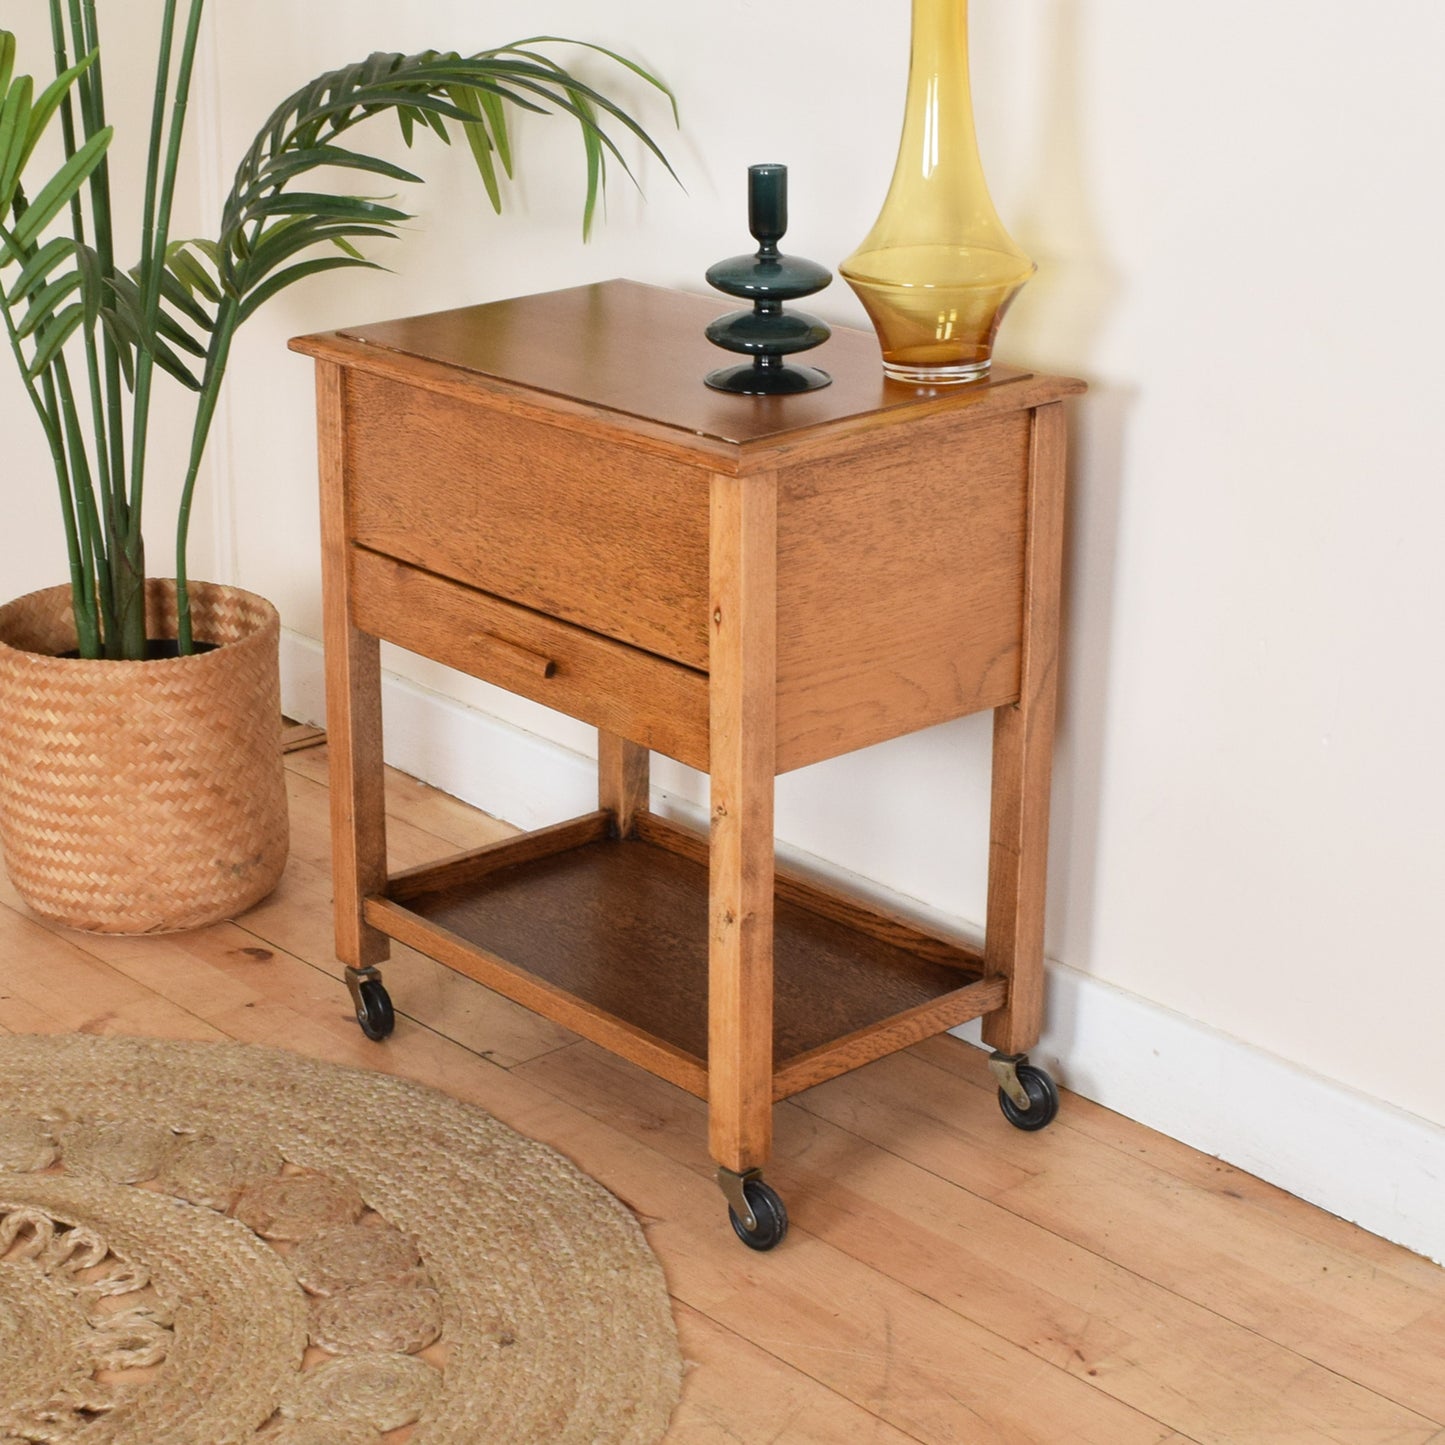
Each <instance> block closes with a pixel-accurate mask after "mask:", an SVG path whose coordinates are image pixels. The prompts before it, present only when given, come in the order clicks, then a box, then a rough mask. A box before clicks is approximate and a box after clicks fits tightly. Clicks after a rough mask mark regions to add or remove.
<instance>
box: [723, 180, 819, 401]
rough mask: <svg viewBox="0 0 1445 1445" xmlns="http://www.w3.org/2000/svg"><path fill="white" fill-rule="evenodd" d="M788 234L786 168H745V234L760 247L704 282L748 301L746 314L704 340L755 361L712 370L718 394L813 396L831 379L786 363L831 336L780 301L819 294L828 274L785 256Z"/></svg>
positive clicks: (733, 315) (727, 320)
mask: <svg viewBox="0 0 1445 1445" xmlns="http://www.w3.org/2000/svg"><path fill="white" fill-rule="evenodd" d="M787 229H788V168H787V166H779V165H756V166H749V167H748V230H749V231H751V232H752V236H753V239H754V240H755V241H756V242H757V243H758V249H757V252H756V254H755V255H751V256H730V257H728V259H727V260H726V261H719V262H717V263H716V264H715V265H712V266H709V267H708V269H707V281H708V285H710V286H713V287H715V288H716V289H717V290H719V291H721V292H723V293H725V294H726V295H728V296H736V297H738V298H739V299H741V300H744V301H751V302H752V303H753V307H752V310H751V311H730V312H728V314H727V315H726V316H719V317H718V319H717V320H716V321H714V322H713V323H712V324H711V325H710V326H708V328H707V331H706V335H707V339H708V340H709V341H711V342H712V343H713V345H714V346H720V347H722V348H723V350H724V351H736V352H740V353H741V354H742V355H744V356H749V357H751V358H752V360H751V361H745V362H740V363H739V364H737V365H735V366H725V367H721V368H720V369H719V370H717V371H711V372H709V373H708V374H707V376H706V377H705V378H704V380H705V381H706V382H707V384H708V385H709V386H710V387H712V388H713V389H714V390H716V391H731V392H737V393H739V394H741V395H743V396H786V395H787V394H789V393H791V392H800V391H817V390H818V389H819V388H820V387H824V386H827V385H829V383H831V382H832V380H833V378H832V377H831V376H829V375H828V373H827V372H826V371H821V370H819V369H818V368H817V367H816V366H794V365H791V364H789V363H787V362H785V361H784V360H783V358H784V357H785V356H791V355H794V354H795V353H797V352H800V351H811V350H812V348H813V347H815V346H821V345H822V344H823V342H825V341H826V340H827V339H828V337H829V336H830V335H831V334H832V333H831V332H830V331H829V329H828V326H827V324H826V323H825V322H823V321H820V320H819V319H818V318H817V317H816V316H809V315H808V314H807V313H806V312H804V311H785V310H784V309H783V303H784V302H786V301H796V300H798V299H799V298H800V297H803V296H811V295H812V294H813V293H814V292H815V291H821V290H822V289H823V288H824V287H825V286H826V285H827V284H828V283H829V282H830V281H831V280H832V279H833V273H832V272H831V271H829V270H828V268H827V267H826V266H820V265H818V263H817V262H816V261H804V260H802V259H801V258H800V257H797V256H784V255H783V254H782V253H781V252H780V251H779V250H778V242H779V241H781V240H782V239H783V236H784V234H785V233H786V232H787Z"/></svg>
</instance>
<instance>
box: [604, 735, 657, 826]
mask: <svg viewBox="0 0 1445 1445" xmlns="http://www.w3.org/2000/svg"><path fill="white" fill-rule="evenodd" d="M651 760H652V754H651V753H650V752H648V750H647V749H646V748H645V747H643V746H642V744H641V743H634V742H629V741H628V740H627V739H626V738H623V737H618V735H617V734H616V733H610V732H607V731H606V730H605V729H604V728H598V729H597V806H598V807H599V808H601V809H603V810H605V811H606V812H609V813H611V814H612V815H613V816H614V817H615V818H616V819H617V825H616V826H617V836H618V837H619V838H629V837H631V836H632V833H633V831H634V829H635V828H636V826H637V815H638V814H639V813H645V812H647V808H648V802H649V799H650V793H649V773H650V770H651Z"/></svg>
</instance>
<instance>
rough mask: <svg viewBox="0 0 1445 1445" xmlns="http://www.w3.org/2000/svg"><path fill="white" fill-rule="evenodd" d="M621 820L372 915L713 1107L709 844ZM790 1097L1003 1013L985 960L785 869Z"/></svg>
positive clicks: (780, 908)
mask: <svg viewBox="0 0 1445 1445" xmlns="http://www.w3.org/2000/svg"><path fill="white" fill-rule="evenodd" d="M612 834H613V820H612V818H611V816H610V815H609V814H607V813H592V814H588V815H586V816H585V817H583V818H579V819H575V820H573V821H572V822H570V823H565V824H561V825H559V826H557V827H555V828H549V829H543V830H540V831H538V832H534V833H527V834H522V835H521V836H519V837H516V838H511V839H508V840H506V841H505V842H503V843H500V844H493V845H492V846H490V847H488V848H483V849H479V850H477V851H475V852H473V853H468V854H462V855H458V856H457V857H455V858H449V859H443V860H441V861H440V862H438V863H436V864H432V865H428V866H426V867H423V868H420V869H413V870H411V871H410V872H408V873H404V874H398V875H395V876H394V877H393V878H392V879H391V880H390V882H389V884H388V888H387V893H386V895H385V896H384V897H373V898H368V899H367V900H366V904H365V912H366V917H367V920H368V921H369V922H370V923H372V924H373V925H374V926H375V927H377V928H379V929H380V930H381V931H382V932H384V933H387V934H389V935H390V936H391V937H393V938H395V939H397V940H398V941H399V942H402V943H405V944H408V945H409V946H411V947H414V948H417V949H419V950H420V951H422V952H424V953H427V954H430V955H431V956H432V957H435V958H437V959H439V960H441V961H442V962H443V963H445V964H447V965H448V966H450V967H452V968H455V969H457V970H458V971H459V972H462V973H465V974H468V975H469V976H471V977H474V978H476V979H478V980H480V981H481V982H483V983H485V984H487V985H488V986H489V987H492V988H495V989H496V990H497V991H498V992H499V993H503V994H505V995H507V996H508V997H510V998H513V999H515V1000H516V1001H517V1002H519V1003H522V1004H525V1005H526V1006H528V1007H530V1008H533V1009H535V1010H536V1011H537V1012H539V1013H542V1014H544V1015H546V1016H547V1017H549V1018H553V1019H555V1020H556V1021H557V1022H559V1023H561V1024H563V1025H565V1026H567V1027H569V1028H571V1029H573V1030H575V1031H576V1032H577V1033H579V1034H582V1035H583V1036H584V1037H586V1038H590V1039H592V1040H594V1041H595V1042H597V1043H600V1044H602V1045H604V1046H606V1047H608V1048H610V1049H614V1050H615V1051H617V1052H619V1053H621V1054H623V1055H625V1056H626V1057H628V1058H631V1059H632V1060H634V1061H635V1062H636V1063H638V1064H641V1065H642V1066H643V1067H645V1068H648V1069H650V1070H651V1071H652V1072H654V1073H657V1074H660V1075H662V1076H663V1077H664V1078H668V1079H671V1080H672V1081H673V1082H674V1083H677V1084H680V1085H681V1086H682V1087H683V1088H686V1089H688V1090H690V1091H691V1092H693V1093H695V1094H698V1095H699V1096H701V1097H704V1098H705V1097H706V1096H707V1062H706V1060H707V1036H708V979H707V957H708V948H707V931H708V878H707V841H706V839H705V838H703V837H701V836H700V835H698V834H695V833H692V832H690V831H688V830H686V829H683V828H680V827H677V826H676V825H674V824H672V823H669V822H666V821H664V820H663V819H660V818H658V817H656V816H655V815H652V814H647V815H644V816H643V817H642V818H641V819H639V823H638V830H637V833H636V834H635V835H634V836H632V837H629V838H627V839H622V840H618V839H616V838H615V837H614V836H612ZM776 891H777V901H776V909H775V920H774V942H773V973H774V984H773V995H774V1018H773V1024H774V1028H773V1040H774V1044H773V1049H774V1058H775V1060H776V1063H775V1066H774V1077H773V1084H774V1088H773V1092H774V1097H775V1098H784V1097H786V1096H787V1095H788V1094H792V1093H796V1092H797V1091H798V1090H800V1089H804V1088H808V1087H809V1086H811V1085H812V1084H815V1083H820V1082H821V1081H822V1080H824V1079H827V1078H831V1077H833V1076H834V1075H836V1074H840V1073H843V1072H845V1071H846V1070H848V1069H851V1068H856V1067H857V1066H858V1065H859V1064H861V1063H866V1062H867V1061H868V1060H870V1059H872V1058H877V1057H880V1056H881V1055H883V1054H885V1053H890V1052H892V1051H893V1050H895V1049H900V1048H905V1047H907V1046H908V1045H909V1044H911V1043H915V1042H917V1041H918V1040H919V1039H921V1038H926V1037H928V1036H929V1035H930V1034H934V1033H939V1032H941V1031H942V1030H944V1029H946V1028H951V1027H953V1026H954V1025H955V1024H958V1023H962V1022H964V1021H966V1020H967V1019H970V1018H976V1017H978V1016H979V1015H981V1014H984V1013H988V1012H990V1011H991V1010H993V1009H996V1008H999V1007H1001V1006H1002V1004H1003V1002H1004V1000H1005V997H1006V993H1007V985H1006V983H1005V982H1004V980H1002V979H999V978H984V977H983V976H982V975H983V960H982V957H981V956H980V955H979V954H978V953H977V952H975V951H973V950H970V949H967V948H963V947H961V946H959V945H957V944H954V943H951V942H949V941H947V940H944V939H940V938H937V937H935V936H933V935H930V934H926V933H924V932H923V931H922V930H919V929H917V928H916V927H914V926H913V925H912V924H911V923H909V922H907V921H906V920H903V919H900V918H897V917H894V916H891V915H888V914H885V913H883V912H881V911H879V910H876V909H872V908H869V907H868V906H866V905H864V904H861V903H858V902H857V901H855V900H853V899H851V898H848V897H847V896H846V895H844V894H841V893H835V892H833V891H831V890H829V889H826V888H822V887H820V886H818V885H817V884H814V883H812V882H811V881H809V880H807V879H804V878H802V877H800V876H798V875H796V874H794V873H791V872H789V871H787V870H781V869H780V870H779V872H778V875H777V889H776Z"/></svg>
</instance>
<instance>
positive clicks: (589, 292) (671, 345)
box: [291, 280, 1083, 447]
mask: <svg viewBox="0 0 1445 1445" xmlns="http://www.w3.org/2000/svg"><path fill="white" fill-rule="evenodd" d="M727 309H728V302H727V299H726V298H725V297H721V296H719V297H714V298H710V297H706V296H692V295H687V294H685V293H683V292H679V291H671V290H666V289H663V288H660V287H656V286H646V285H642V284H640V283H639V282H635V281H620V280H618V281H603V282H598V283H595V284H593V285H590V286H576V287H572V288H569V289H567V290H562V291H550V292H545V293H542V294H540V295H535V296H522V297H518V298H516V299H514V300H509V301H493V302H490V303H488V304H486V305H482V306H467V307H462V308H460V309H458V310H455V311H439V312H434V313H433V314H431V315H429V316H417V317H411V318H408V319H405V320H400V321H385V322H380V323H377V324H375V325H368V326H355V327H347V328H345V329H343V330H340V331H335V332H330V333H324V334H320V335H316V336H307V337H299V338H297V339H296V340H295V341H293V342H292V343H291V345H292V348H293V349H294V350H297V351H301V352H304V353H305V354H307V355H310V356H316V357H318V358H321V359H325V360H331V361H339V362H341V363H342V364H343V365H365V366H366V367H367V369H368V370H371V369H379V368H377V366H376V362H377V361H378V360H379V357H378V356H377V353H382V354H388V353H389V354H390V355H392V356H394V357H397V358H400V357H409V358H413V359H414V360H415V361H419V362H422V363H424V364H425V363H430V364H432V365H436V366H441V367H444V368H447V369H449V370H450V371H451V372H452V373H454V374H455V373H463V374H471V375H473V376H475V377H477V378H479V379H481V378H485V379H487V381H488V382H490V383H491V384H492V385H495V384H496V383H501V384H502V385H504V386H508V387H517V388H521V389H524V390H526V391H529V392H532V393H534V394H535V393H539V392H540V393H546V394H550V395H552V396H556V397H560V398H564V399H566V400H567V401H568V402H571V403H574V404H576V403H580V404H582V405H583V406H587V407H596V408H602V409H605V410H607V411H611V412H614V413H619V414H621V415H623V416H628V417H633V418H636V419H637V420H638V421H641V422H643V423H651V424H653V425H658V426H662V427H666V428H671V429H674V430H676V431H681V432H684V433H686V434H688V435H689V436H690V437H695V438H705V439H708V440H710V441H713V442H720V443H723V444H730V445H734V446H744V447H746V446H747V445H748V444H749V443H764V444H766V443H768V442H776V441H778V440H780V439H782V438H784V437H786V436H787V435H789V434H791V433H796V432H799V431H804V430H808V429H811V428H816V427H827V426H828V425H829V424H832V423H839V422H849V421H855V422H856V421H857V420H859V419H862V418H866V417H876V416H878V414H879V413H898V414H899V417H898V419H902V416H903V415H905V414H909V415H911V414H912V413H915V412H928V411H933V410H938V409H940V408H943V407H949V406H955V405H969V406H980V407H983V408H984V410H987V411H991V410H994V409H995V408H998V409H1002V410H1013V409H1015V408H1016V407H1021V406H1030V405H1034V404H1036V403H1037V402H1038V401H1041V400H1054V399H1057V397H1059V396H1063V395H1068V394H1070V393H1072V392H1076V391H1081V390H1083V387H1082V384H1081V383H1078V382H1071V381H1067V380H1065V379H1063V378H1057V377H1036V376H1035V375H1034V374H1033V373H1031V372H1026V371H1017V370H1014V369H1013V368H1010V367H1003V366H997V367H995V369H994V374H993V376H992V378H991V379H990V380H988V381H986V382H974V383H971V384H968V385H965V386H943V387H912V386H906V385H903V384H902V383H899V382H894V381H889V380H888V379H887V378H885V376H884V375H883V366H882V360H881V357H880V355H879V351H878V343H877V341H876V339H875V338H874V336H873V334H872V333H871V332H863V331H856V330H852V329H850V328H847V327H836V328H835V329H834V331H833V335H832V338H831V339H830V340H829V341H827V342H825V343H824V344H823V345H822V346H820V347H819V348H817V350H815V351H811V352H809V353H808V354H807V357H806V361H807V362H808V364H809V365H813V366H819V367H821V368H822V369H823V370H825V371H827V372H828V373H829V374H830V375H831V376H832V377H833V385H832V386H829V387H825V388H824V389H823V390H821V391H815V392H807V393H803V394H801V395H797V396H785V397H748V396H733V395H729V394H727V393H724V392H717V391H713V390H712V389H711V388H709V387H707V386H705V385H704V384H703V377H704V376H706V374H707V373H708V372H709V371H712V370H714V369H715V368H717V367H719V366H724V365H728V364H730V362H731V361H734V360H736V358H730V357H729V356H728V355H727V354H726V353H724V352H722V351H719V350H718V348H717V347H715V346H713V345H712V344H711V343H709V342H708V340H707V339H706V338H705V337H704V335H703V328H704V327H705V326H706V325H707V323H708V322H709V321H711V320H712V319H713V318H714V317H716V316H718V315H720V314H722V313H723V312H724V311H726V310H727ZM367 353H370V364H368V363H367V360H366V357H367ZM1026 383H1034V384H1033V385H1027V384H1026ZM1035 393H1040V394H1038V395H1036V394H1035ZM1042 393H1047V395H1044V394H1042ZM889 419H890V420H891V419H893V418H891V417H890V418H889Z"/></svg>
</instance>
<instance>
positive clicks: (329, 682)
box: [316, 362, 391, 993]
mask: <svg viewBox="0 0 1445 1445" xmlns="http://www.w3.org/2000/svg"><path fill="white" fill-rule="evenodd" d="M316 413H317V436H318V438H319V447H320V472H321V544H322V545H321V590H322V599H323V612H324V628H325V644H326V738H327V750H328V753H329V755H330V764H331V868H332V879H333V888H334V894H335V913H336V956H337V957H338V958H339V959H340V960H341V961H342V962H343V963H344V964H346V966H347V967H348V968H349V969H352V970H365V969H371V968H374V967H375V966H376V965H377V964H378V963H380V962H381V961H382V960H383V959H385V958H387V957H388V956H389V954H390V951H391V941H390V939H388V938H387V936H386V935H385V934H384V933H381V932H380V931H378V930H377V929H375V928H373V927H372V926H371V925H370V924H369V923H367V922H366V920H365V919H364V917H363V916H362V903H363V900H364V899H365V898H366V896H367V895H368V894H371V893H380V892H381V891H382V890H383V889H384V888H385V887H386V876H387V875H386V800H385V792H384V786H385V785H384V776H383V760H382V740H381V660H380V650H381V649H380V644H379V643H378V642H377V640H376V638H374V637H372V636H370V635H368V634H367V633H364V632H362V631H360V630H359V629H358V628H356V627H355V626H353V624H352V621H351V615H352V612H351V571H350V568H349V567H348V566H347V560H348V556H347V554H348V544H347V540H346V539H347V536H348V526H347V516H346V506H347V498H346V485H345V448H344V429H345V394H344V376H343V373H342V370H341V368H340V367H339V366H335V365H332V364H329V363H326V362H320V363H318V365H317V368H316ZM353 983H354V980H353ZM354 992H355V990H354V988H353V993H354Z"/></svg>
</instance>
